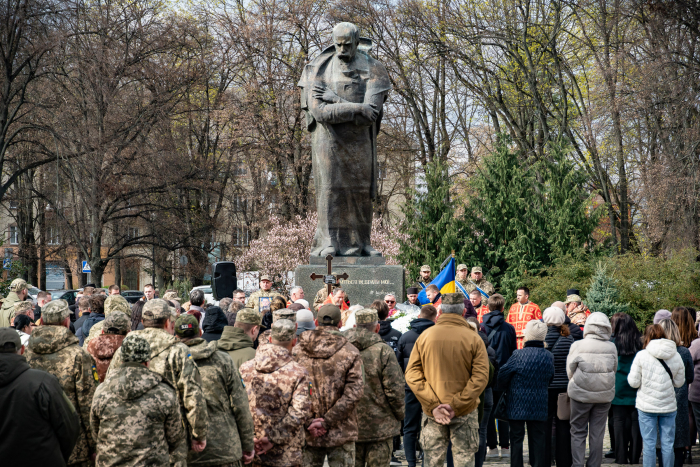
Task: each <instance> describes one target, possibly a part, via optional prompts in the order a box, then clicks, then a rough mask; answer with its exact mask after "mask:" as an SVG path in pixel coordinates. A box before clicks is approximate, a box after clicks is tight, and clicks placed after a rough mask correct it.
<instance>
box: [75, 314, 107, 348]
mask: <svg viewBox="0 0 700 467" xmlns="http://www.w3.org/2000/svg"><path fill="white" fill-rule="evenodd" d="M104 319H105V315H104V314H103V313H95V312H92V313H90V316H88V317H87V319H86V320H85V321H83V325H82V326H80V328H76V329H77V330H78V334H77V336H78V339H79V340H80V346H81V347H82V345H83V342H85V338H87V336H88V335H89V334H90V329H92V327H93V326H94V325H95V324H97V323H99V322H100V321H104Z"/></svg>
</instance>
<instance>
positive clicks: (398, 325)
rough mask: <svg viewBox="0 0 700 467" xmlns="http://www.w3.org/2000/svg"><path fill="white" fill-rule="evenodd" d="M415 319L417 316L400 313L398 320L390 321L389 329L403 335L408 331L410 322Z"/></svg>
mask: <svg viewBox="0 0 700 467" xmlns="http://www.w3.org/2000/svg"><path fill="white" fill-rule="evenodd" d="M417 317H418V315H412V314H411V315H409V314H404V313H401V315H399V317H398V318H396V319H394V320H392V321H391V327H392V328H394V329H396V330H397V331H399V332H400V333H401V334H404V333H406V332H407V331H408V330H409V329H410V326H411V321H413V320H414V319H416V318H417Z"/></svg>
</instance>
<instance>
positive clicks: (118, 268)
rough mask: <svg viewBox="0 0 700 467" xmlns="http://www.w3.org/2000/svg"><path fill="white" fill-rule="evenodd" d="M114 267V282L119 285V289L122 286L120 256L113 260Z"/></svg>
mask: <svg viewBox="0 0 700 467" xmlns="http://www.w3.org/2000/svg"><path fill="white" fill-rule="evenodd" d="M112 267H113V268H114V283H115V284H116V285H118V286H119V290H121V288H122V260H121V259H119V257H117V258H114V259H113V260H112Z"/></svg>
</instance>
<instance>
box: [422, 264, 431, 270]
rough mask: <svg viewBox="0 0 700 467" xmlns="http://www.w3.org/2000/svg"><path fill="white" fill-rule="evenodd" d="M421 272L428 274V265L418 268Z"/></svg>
mask: <svg viewBox="0 0 700 467" xmlns="http://www.w3.org/2000/svg"><path fill="white" fill-rule="evenodd" d="M423 271H428V272H430V266H429V265H428V264H424V265H423V266H421V267H420V272H423Z"/></svg>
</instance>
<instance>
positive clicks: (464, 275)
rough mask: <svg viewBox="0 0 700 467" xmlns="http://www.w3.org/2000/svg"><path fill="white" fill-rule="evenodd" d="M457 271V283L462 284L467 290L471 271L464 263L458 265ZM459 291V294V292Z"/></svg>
mask: <svg viewBox="0 0 700 467" xmlns="http://www.w3.org/2000/svg"><path fill="white" fill-rule="evenodd" d="M456 271H457V275H456V276H455V281H457V282H459V283H460V284H462V287H464V288H465V289H466V288H467V285H468V284H469V269H467V265H466V264H464V263H462V264H458V265H457V269H456ZM457 291H458V292H459V290H457Z"/></svg>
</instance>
